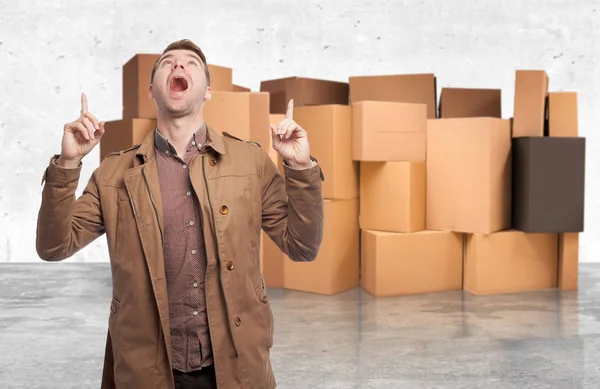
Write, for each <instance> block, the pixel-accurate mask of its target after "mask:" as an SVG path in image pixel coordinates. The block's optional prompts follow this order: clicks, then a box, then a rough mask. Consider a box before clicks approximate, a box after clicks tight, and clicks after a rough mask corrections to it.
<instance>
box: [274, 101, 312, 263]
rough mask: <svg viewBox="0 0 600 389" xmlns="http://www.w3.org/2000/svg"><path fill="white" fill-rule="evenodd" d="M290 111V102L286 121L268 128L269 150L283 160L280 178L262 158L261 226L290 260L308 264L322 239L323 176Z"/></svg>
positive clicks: (304, 135) (306, 140)
mask: <svg viewBox="0 0 600 389" xmlns="http://www.w3.org/2000/svg"><path fill="white" fill-rule="evenodd" d="M292 112H293V100H290V103H289V105H288V111H287V114H286V118H285V119H284V120H283V121H282V122H281V123H280V124H279V126H278V127H275V126H271V135H272V138H273V148H274V149H275V150H276V151H277V152H279V154H280V155H281V156H282V158H283V160H284V177H281V175H280V174H279V172H278V171H277V168H276V166H275V164H274V163H273V161H271V159H270V158H269V157H268V156H267V155H266V154H264V155H263V160H262V189H263V190H262V198H263V201H262V208H263V217H262V226H263V230H264V231H265V232H266V233H267V235H269V237H270V238H271V239H272V240H273V241H274V242H275V244H277V246H278V247H279V248H280V249H281V250H282V251H283V252H284V253H285V254H286V255H287V256H288V257H289V258H290V259H292V260H294V261H312V260H314V259H315V258H316V256H317V254H318V252H319V248H320V246H321V242H322V240H323V202H324V201H323V192H322V181H323V173H322V171H321V168H320V166H319V164H318V162H317V160H316V159H314V158H311V156H310V147H309V144H308V138H307V134H306V131H305V130H304V129H303V128H302V127H300V126H299V125H298V124H297V123H296V122H294V120H293V117H292Z"/></svg>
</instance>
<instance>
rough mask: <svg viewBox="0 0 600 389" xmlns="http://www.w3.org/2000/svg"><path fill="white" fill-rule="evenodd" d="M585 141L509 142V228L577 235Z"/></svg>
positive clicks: (580, 220) (581, 216)
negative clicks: (511, 159) (511, 176)
mask: <svg viewBox="0 0 600 389" xmlns="http://www.w3.org/2000/svg"><path fill="white" fill-rule="evenodd" d="M584 194H585V138H565V137H556V138H552V137H529V138H516V139H513V199H512V203H513V206H512V227H513V228H514V229H516V230H520V231H524V232H581V231H583V227H584Z"/></svg>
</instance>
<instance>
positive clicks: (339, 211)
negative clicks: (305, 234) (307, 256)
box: [283, 198, 360, 295]
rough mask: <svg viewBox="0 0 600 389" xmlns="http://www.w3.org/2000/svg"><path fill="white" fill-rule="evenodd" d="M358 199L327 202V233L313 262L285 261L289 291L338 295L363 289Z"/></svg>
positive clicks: (286, 281)
mask: <svg viewBox="0 0 600 389" xmlns="http://www.w3.org/2000/svg"><path fill="white" fill-rule="evenodd" d="M358 207H359V204H358V199H356V198H355V199H350V200H325V231H324V235H323V243H322V244H321V248H320V250H319V254H318V255H317V258H316V259H315V260H314V261H312V262H294V261H291V260H289V261H285V262H284V265H283V268H284V282H285V288H286V289H293V290H297V291H303V292H310V293H317V294H326V295H331V294H336V293H340V292H343V291H346V290H349V289H352V288H354V287H357V286H358V285H359V266H360V265H359V256H360V251H359V250H360V249H359V234H360V231H359V228H358Z"/></svg>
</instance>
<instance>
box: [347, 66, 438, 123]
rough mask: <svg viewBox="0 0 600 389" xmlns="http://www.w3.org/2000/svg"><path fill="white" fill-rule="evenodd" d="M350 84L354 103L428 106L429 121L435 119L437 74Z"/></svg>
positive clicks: (358, 78) (358, 79)
mask: <svg viewBox="0 0 600 389" xmlns="http://www.w3.org/2000/svg"><path fill="white" fill-rule="evenodd" d="M349 81H350V103H351V104H356V103H359V102H361V101H393V102H399V103H416V104H425V105H427V118H428V119H434V118H435V117H436V116H437V115H436V111H437V109H436V107H437V86H436V78H435V75H434V74H431V73H427V74H395V75H381V76H354V77H350V78H349Z"/></svg>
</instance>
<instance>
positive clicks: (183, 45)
mask: <svg viewBox="0 0 600 389" xmlns="http://www.w3.org/2000/svg"><path fill="white" fill-rule="evenodd" d="M171 50H189V51H192V52H194V53H196V54H197V55H198V57H200V60H201V61H202V64H203V65H204V74H206V86H210V72H209V71H208V64H207V63H206V56H205V55H204V53H203V52H202V50H201V49H200V47H198V45H196V44H195V43H194V42H192V41H191V40H189V39H181V40H178V41H176V42H173V43H171V44H170V45H169V46H167V48H166V49H165V50H164V51H163V52H162V54H161V56H160V57H159V58H158V59H157V60H156V62H155V63H154V66H153V67H152V74H151V75H150V83H151V84H152V82H153V81H154V73H156V68H157V67H158V63H159V62H160V59H161V58H162V56H163V55H164V54H165V53H167V52H169V51H171Z"/></svg>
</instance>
